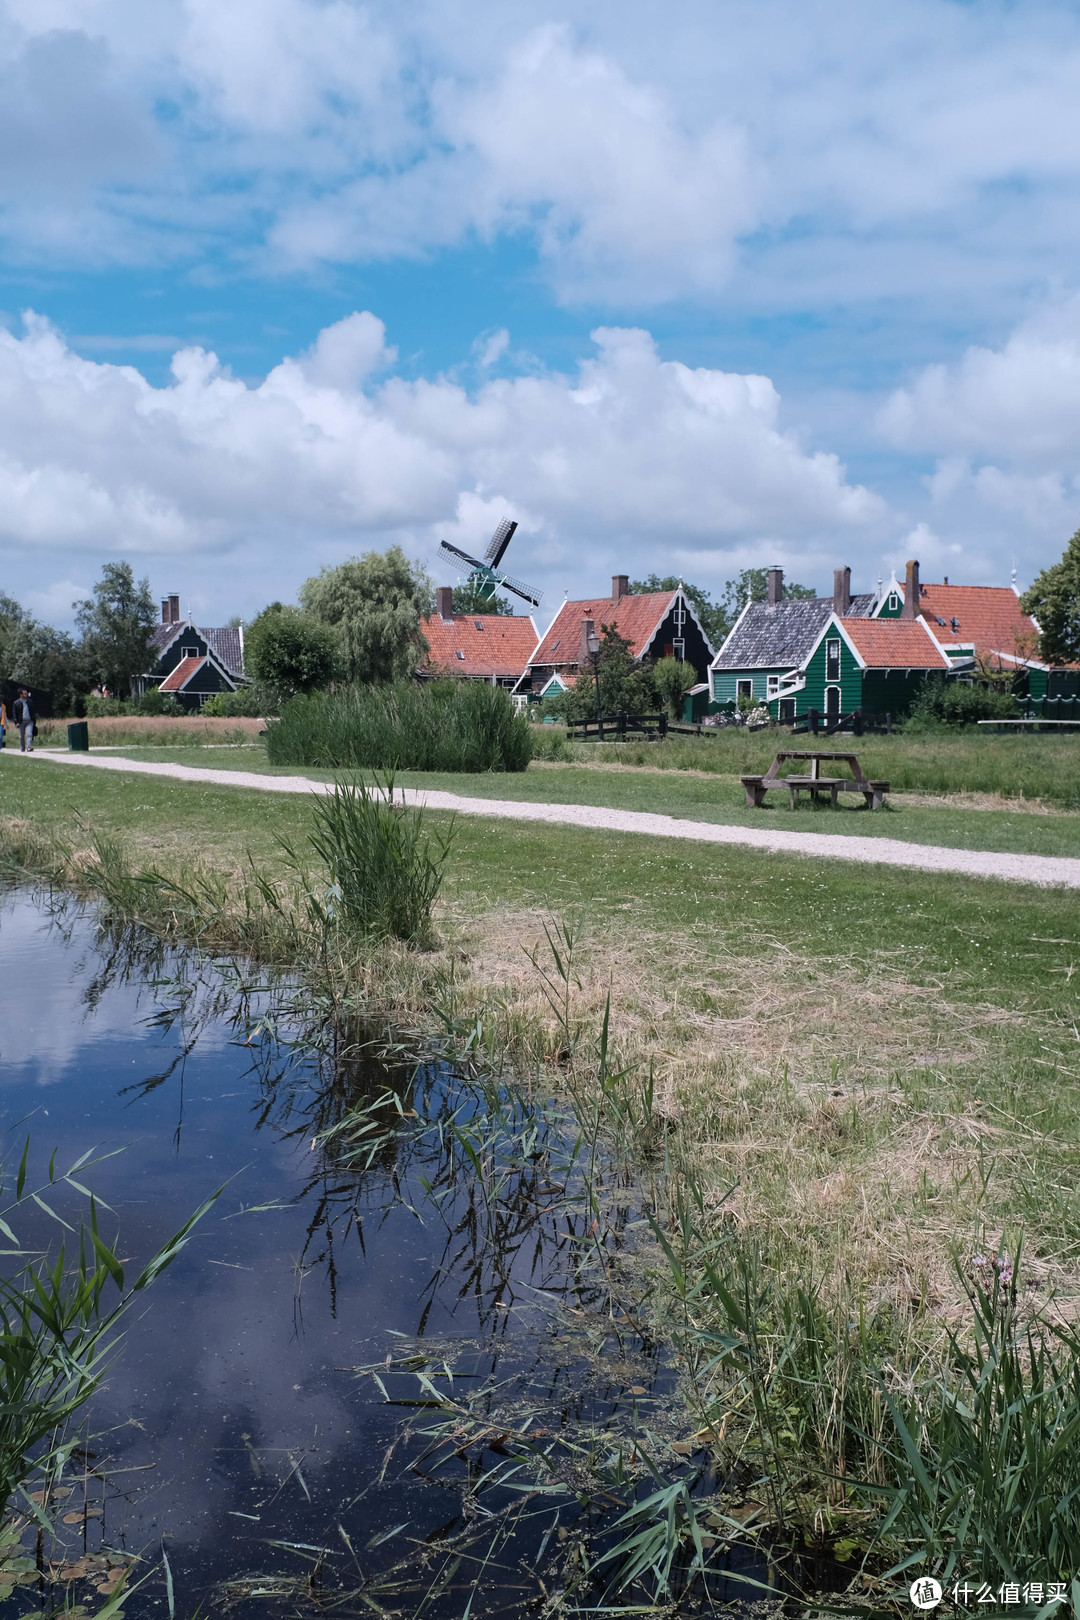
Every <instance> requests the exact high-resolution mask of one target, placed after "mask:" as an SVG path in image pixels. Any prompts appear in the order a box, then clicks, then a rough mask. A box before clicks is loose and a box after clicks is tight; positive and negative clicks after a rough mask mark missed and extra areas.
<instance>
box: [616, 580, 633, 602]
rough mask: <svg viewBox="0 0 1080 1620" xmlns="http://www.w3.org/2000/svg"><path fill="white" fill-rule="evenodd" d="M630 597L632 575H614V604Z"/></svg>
mask: <svg viewBox="0 0 1080 1620" xmlns="http://www.w3.org/2000/svg"><path fill="white" fill-rule="evenodd" d="M629 595H630V575H629V574H612V576H611V600H612V601H613V602H617V601H618V600H619V598H620V597H622V596H629Z"/></svg>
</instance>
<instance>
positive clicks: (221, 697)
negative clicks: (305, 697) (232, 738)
mask: <svg viewBox="0 0 1080 1620" xmlns="http://www.w3.org/2000/svg"><path fill="white" fill-rule="evenodd" d="M277 710H278V705H277V703H276V701H275V700H274V698H273V697H272V695H271V694H270V693H269V692H268V691H267V689H266V687H265V686H260V685H259V684H258V682H256V683H254V684H253V685H251V686H241V687H239V688H238V689H237V691H235V692H218V693H217V695H216V696H215V697H212V698H208V699H207V701H206V702H205V703H204V704H203V706H202V710H201V712H202V713H203V714H206V715H209V716H210V717H211V718H212V719H215V720H261V719H262V718H263V716H264V715H269V714H276V713H277Z"/></svg>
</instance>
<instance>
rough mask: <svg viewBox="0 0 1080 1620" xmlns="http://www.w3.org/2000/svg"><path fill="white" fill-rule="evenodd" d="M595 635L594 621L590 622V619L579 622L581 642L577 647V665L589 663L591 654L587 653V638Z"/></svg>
mask: <svg viewBox="0 0 1080 1620" xmlns="http://www.w3.org/2000/svg"><path fill="white" fill-rule="evenodd" d="M595 634H596V624H595V621H594V620H592V619H582V621H581V642H580V645H579V647H578V663H579V664H588V663H589V662H590V661H591V659H592V654H591V653H590V651H589V637H590V636H594V635H595Z"/></svg>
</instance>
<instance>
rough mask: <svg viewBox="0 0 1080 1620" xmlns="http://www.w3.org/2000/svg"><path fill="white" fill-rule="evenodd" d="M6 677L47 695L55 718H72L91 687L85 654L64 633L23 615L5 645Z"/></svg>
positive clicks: (81, 648) (18, 684) (17, 683)
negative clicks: (58, 715)
mask: <svg viewBox="0 0 1080 1620" xmlns="http://www.w3.org/2000/svg"><path fill="white" fill-rule="evenodd" d="M3 653H4V674H5V676H6V677H7V678H8V679H10V680H12V681H14V682H15V683H16V685H17V686H27V687H29V688H30V690H31V691H32V692H35V691H36V692H47V693H48V694H49V698H50V701H51V703H52V708H53V713H54V714H71V713H73V712H74V710H75V708H76V707H77V704H78V700H79V699H80V698H81V697H82V696H83V694H84V693H85V691H86V689H87V687H88V686H89V685H90V675H89V670H88V667H87V661H86V656H85V651H84V649H83V647H82V646H81V645H77V644H76V643H75V642H74V641H73V640H72V638H71V637H70V636H69V635H67V634H65V632H64V631H62V630H54V629H53V627H52V625H51V624H39V623H38V621H37V620H36V619H31V618H29V617H27V616H26V615H23V616H22V617H21V618H20V619H19V620H18V622H17V623H16V625H15V627H14V629H13V630H12V632H11V634H10V636H8V637H7V638H6V639H5V641H4V644H3Z"/></svg>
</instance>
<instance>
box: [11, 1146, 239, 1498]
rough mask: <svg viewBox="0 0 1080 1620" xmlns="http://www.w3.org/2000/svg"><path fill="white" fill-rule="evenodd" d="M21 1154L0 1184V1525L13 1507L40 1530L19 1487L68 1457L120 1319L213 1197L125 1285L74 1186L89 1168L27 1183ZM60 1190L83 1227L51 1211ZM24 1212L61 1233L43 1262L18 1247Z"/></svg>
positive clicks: (77, 1166) (83, 1161)
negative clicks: (70, 1427) (81, 1216)
mask: <svg viewBox="0 0 1080 1620" xmlns="http://www.w3.org/2000/svg"><path fill="white" fill-rule="evenodd" d="M29 1152H30V1145H29V1142H27V1145H26V1147H25V1148H24V1150H23V1154H22V1158H21V1160H20V1163H19V1166H18V1169H17V1171H16V1172H15V1176H14V1187H13V1188H12V1194H13V1196H9V1197H8V1198H7V1199H4V1197H3V1194H4V1191H5V1189H4V1188H3V1186H0V1205H2V1206H3V1207H2V1212H0V1232H2V1233H3V1238H4V1240H5V1243H6V1245H7V1247H6V1248H5V1251H4V1252H5V1254H6V1255H7V1258H8V1261H9V1266H8V1268H7V1273H6V1275H4V1276H3V1277H0V1520H2V1519H5V1518H6V1517H7V1515H8V1514H9V1513H10V1511H11V1510H12V1508H13V1506H14V1503H15V1501H16V1500H19V1501H20V1505H21V1509H22V1511H23V1512H28V1513H29V1515H30V1516H31V1517H32V1518H34V1519H37V1520H38V1521H39V1522H43V1514H42V1510H41V1508H40V1507H39V1506H38V1505H37V1503H36V1502H35V1500H34V1499H33V1498H32V1497H31V1496H30V1494H29V1491H28V1489H27V1486H28V1482H29V1481H30V1479H31V1476H36V1477H38V1478H42V1477H44V1478H45V1479H46V1480H47V1481H55V1479H56V1478H57V1476H58V1475H59V1473H60V1472H61V1471H62V1470H63V1468H64V1466H65V1464H66V1462H67V1459H68V1457H69V1455H70V1452H71V1449H72V1442H69V1441H67V1440H66V1438H65V1428H66V1425H67V1423H68V1421H69V1420H70V1419H71V1418H72V1417H73V1416H74V1415H75V1413H76V1412H78V1411H79V1409H80V1408H81V1407H82V1406H84V1405H85V1404H86V1402H87V1401H88V1400H89V1399H90V1397H91V1395H92V1394H93V1393H94V1391H95V1389H96V1388H97V1386H98V1384H99V1383H100V1382H101V1379H102V1377H103V1376H104V1374H105V1372H106V1370H107V1368H108V1366H109V1364H110V1362H111V1360H112V1358H113V1356H114V1354H115V1352H116V1348H117V1338H118V1327H119V1322H120V1319H121V1317H122V1316H123V1315H124V1313H125V1312H126V1311H127V1309H128V1308H129V1306H130V1305H131V1304H132V1303H133V1302H134V1300H135V1297H136V1295H138V1294H140V1293H142V1292H143V1290H144V1289H146V1288H147V1287H148V1286H149V1285H150V1283H152V1282H153V1280H154V1278H155V1277H157V1276H158V1275H159V1273H160V1272H162V1271H163V1270H164V1269H165V1267H166V1266H168V1265H169V1264H170V1263H171V1261H172V1260H174V1259H175V1257H176V1256H177V1255H178V1254H179V1252H180V1250H181V1249H182V1248H183V1247H184V1245H185V1243H186V1242H187V1238H188V1235H189V1233H190V1231H191V1229H192V1227H193V1226H194V1225H195V1223H196V1221H198V1220H200V1219H201V1218H202V1216H203V1215H204V1214H205V1213H206V1211H207V1210H208V1209H209V1208H210V1207H211V1205H212V1204H213V1202H214V1199H215V1198H216V1197H217V1194H216V1193H215V1194H214V1197H213V1198H210V1199H209V1200H208V1201H207V1202H206V1203H205V1204H203V1206H202V1208H201V1209H199V1210H197V1211H196V1213H195V1214H194V1215H193V1216H192V1217H191V1219H190V1220H189V1221H187V1222H185V1224H184V1225H183V1226H182V1227H181V1228H180V1230H179V1232H177V1233H176V1235H175V1236H174V1237H172V1238H170V1240H169V1241H168V1243H166V1244H165V1245H164V1246H163V1247H162V1248H161V1249H159V1250H158V1252H157V1253H156V1254H155V1255H154V1256H153V1257H152V1258H151V1259H150V1260H149V1261H148V1262H147V1263H146V1265H145V1266H144V1267H143V1268H142V1270H141V1271H140V1273H139V1274H138V1276H137V1277H136V1278H135V1279H134V1281H132V1282H127V1281H126V1280H125V1276H124V1269H123V1264H122V1262H121V1261H120V1260H119V1259H118V1258H117V1254H116V1247H115V1245H111V1244H109V1243H108V1242H106V1240H105V1239H104V1238H103V1236H102V1235H101V1232H100V1230H99V1225H98V1207H97V1204H96V1203H95V1201H94V1199H93V1197H92V1196H91V1195H90V1194H89V1192H88V1190H87V1188H86V1187H85V1186H84V1185H83V1182H82V1181H81V1180H80V1179H77V1178H78V1177H81V1176H83V1175H85V1174H86V1171H87V1169H88V1168H89V1166H90V1165H91V1163H94V1162H97V1161H96V1160H94V1159H93V1157H92V1155H91V1154H90V1153H84V1154H83V1155H82V1156H81V1157H80V1158H79V1159H77V1160H76V1161H75V1162H74V1163H73V1164H72V1165H71V1166H70V1167H69V1168H68V1169H67V1170H66V1171H64V1170H61V1171H59V1172H58V1171H57V1168H56V1155H55V1154H53V1157H52V1159H51V1161H50V1163H49V1167H48V1172H47V1174H46V1176H45V1177H44V1178H43V1179H42V1180H41V1181H40V1183H38V1184H35V1185H30V1184H29V1176H28V1160H29ZM66 1192H74V1193H75V1194H76V1195H78V1196H79V1197H83V1198H86V1199H87V1201H88V1203H89V1206H90V1222H89V1226H87V1225H86V1224H85V1223H84V1224H83V1225H82V1226H81V1227H80V1228H79V1229H78V1230H77V1231H76V1230H75V1229H74V1228H73V1227H72V1226H71V1225H70V1223H69V1222H67V1221H66V1220H64V1219H63V1217H62V1216H61V1215H60V1214H59V1213H58V1212H57V1211H56V1210H55V1209H54V1208H53V1205H52V1202H50V1201H49V1200H52V1199H54V1198H55V1196H56V1195H57V1194H64V1193H66ZM31 1209H32V1210H33V1213H34V1215H35V1217H36V1218H37V1219H38V1220H40V1216H41V1213H42V1212H43V1213H44V1214H45V1215H46V1216H47V1217H49V1218H50V1219H52V1220H53V1221H55V1222H56V1224H57V1227H58V1228H59V1229H61V1230H63V1231H64V1232H65V1233H66V1234H67V1242H66V1243H65V1242H64V1241H61V1243H60V1246H59V1249H58V1251H57V1252H56V1254H55V1255H53V1256H50V1255H49V1254H42V1253H40V1252H37V1251H36V1250H35V1248H34V1247H31V1246H28V1245H25V1244H24V1243H23V1242H22V1241H21V1240H20V1238H19V1236H18V1233H17V1232H16V1231H15V1229H14V1226H13V1223H14V1224H15V1225H18V1224H20V1222H21V1218H22V1217H23V1216H24V1215H26V1214H27V1213H28V1212H29V1211H30V1210H31ZM71 1247H75V1248H76V1249H77V1252H76V1254H75V1255H74V1256H73V1255H72V1254H71V1253H70V1249H71ZM46 1494H47V1493H46Z"/></svg>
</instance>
